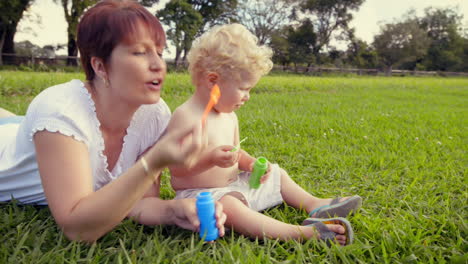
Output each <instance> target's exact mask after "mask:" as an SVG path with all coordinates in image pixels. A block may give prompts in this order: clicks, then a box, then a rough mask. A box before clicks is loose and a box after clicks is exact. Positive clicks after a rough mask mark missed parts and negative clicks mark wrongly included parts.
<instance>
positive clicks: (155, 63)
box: [150, 54, 165, 71]
mask: <svg viewBox="0 0 468 264" xmlns="http://www.w3.org/2000/svg"><path fill="white" fill-rule="evenodd" d="M164 66H165V62H164V60H163V58H161V56H159V55H158V54H153V55H152V56H151V58H150V70H152V71H159V70H162V69H163V68H164Z"/></svg>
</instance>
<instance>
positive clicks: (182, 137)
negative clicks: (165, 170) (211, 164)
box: [148, 122, 208, 168]
mask: <svg viewBox="0 0 468 264" xmlns="http://www.w3.org/2000/svg"><path fill="white" fill-rule="evenodd" d="M207 142H208V137H207V133H206V132H205V129H204V128H203V126H202V124H201V122H200V123H199V124H197V125H195V126H194V127H191V128H189V129H185V130H172V131H171V132H170V133H167V134H165V135H164V136H163V137H162V138H161V139H160V140H159V141H158V142H157V143H156V145H154V147H153V148H151V150H150V151H149V153H148V154H149V155H151V159H148V161H149V162H151V164H155V163H156V164H158V166H159V167H166V166H168V165H182V166H184V167H188V168H190V167H192V166H193V164H195V163H196V162H197V161H198V158H199V157H200V153H201V152H202V151H203V150H204V149H205V148H206V145H207ZM152 167H154V165H153V166H152Z"/></svg>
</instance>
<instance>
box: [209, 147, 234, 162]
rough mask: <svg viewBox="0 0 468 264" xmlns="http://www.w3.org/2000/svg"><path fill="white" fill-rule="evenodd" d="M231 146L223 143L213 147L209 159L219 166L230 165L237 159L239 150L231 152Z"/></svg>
mask: <svg viewBox="0 0 468 264" xmlns="http://www.w3.org/2000/svg"><path fill="white" fill-rule="evenodd" d="M232 148H233V147H232V146H228V145H224V146H219V147H216V148H215V149H213V151H212V154H211V155H212V157H211V160H212V162H213V163H214V165H216V166H218V167H221V168H229V167H232V166H233V165H234V164H236V163H237V162H238V161H239V151H235V152H231V150H232Z"/></svg>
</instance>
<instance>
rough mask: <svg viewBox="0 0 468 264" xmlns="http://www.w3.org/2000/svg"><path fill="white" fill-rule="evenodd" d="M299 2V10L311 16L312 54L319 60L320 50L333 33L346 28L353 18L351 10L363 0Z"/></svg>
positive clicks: (308, 0)
mask: <svg viewBox="0 0 468 264" xmlns="http://www.w3.org/2000/svg"><path fill="white" fill-rule="evenodd" d="M299 2H300V3H301V5H300V7H301V9H300V10H301V11H302V12H303V13H304V14H305V15H308V16H311V18H312V19H311V20H310V21H312V23H313V30H314V31H315V35H316V41H315V44H314V46H313V49H312V51H313V54H314V56H315V58H317V59H318V60H319V61H320V56H319V54H320V52H321V51H322V49H323V48H324V47H326V46H328V45H329V43H330V40H331V37H332V35H333V34H334V33H337V32H339V31H341V30H346V29H347V28H348V27H349V22H350V21H351V20H352V19H353V15H352V14H351V12H352V11H356V10H358V9H359V7H360V6H361V5H362V3H364V0H305V1H299Z"/></svg>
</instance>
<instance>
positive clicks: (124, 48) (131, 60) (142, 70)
mask: <svg viewBox="0 0 468 264" xmlns="http://www.w3.org/2000/svg"><path fill="white" fill-rule="evenodd" d="M138 29H139V31H138V32H137V34H135V36H136V37H135V40H134V41H133V42H132V43H131V44H125V43H120V44H118V45H117V46H116V47H115V48H114V50H113V51H112V53H111V56H110V59H109V62H108V64H107V76H108V81H109V86H110V89H112V93H113V95H115V96H117V97H118V98H119V99H121V100H123V101H127V102H128V103H129V104H130V105H136V106H139V105H142V104H153V103H156V102H158V101H159V99H160V98H161V88H162V84H163V81H164V78H165V76H166V63H165V61H164V60H163V58H162V53H163V50H164V47H157V46H156V44H155V43H154V41H153V40H152V38H151V36H150V35H149V33H148V31H147V30H146V28H145V27H144V26H142V25H140V26H139V27H138Z"/></svg>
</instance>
